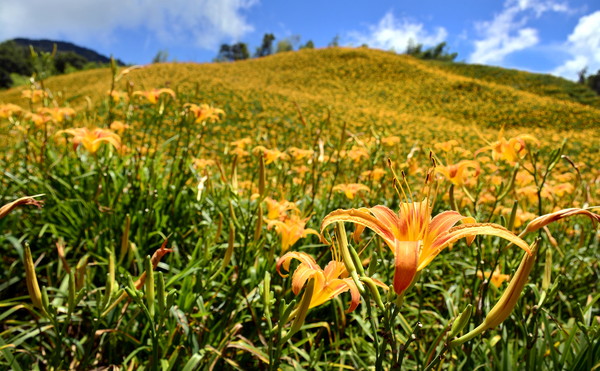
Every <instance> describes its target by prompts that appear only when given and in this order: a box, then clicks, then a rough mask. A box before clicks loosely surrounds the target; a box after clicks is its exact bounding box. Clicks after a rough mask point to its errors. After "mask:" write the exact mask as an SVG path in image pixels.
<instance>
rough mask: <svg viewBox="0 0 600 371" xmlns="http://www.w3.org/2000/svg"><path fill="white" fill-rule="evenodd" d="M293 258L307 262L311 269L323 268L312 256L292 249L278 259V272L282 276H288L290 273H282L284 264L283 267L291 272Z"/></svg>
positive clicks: (303, 262)
mask: <svg viewBox="0 0 600 371" xmlns="http://www.w3.org/2000/svg"><path fill="white" fill-rule="evenodd" d="M292 259H298V260H300V262H301V263H302V264H306V265H307V266H309V267H310V268H311V269H314V270H321V267H319V264H317V262H316V261H315V259H314V258H313V257H312V256H310V255H308V254H306V253H303V252H297V251H290V252H288V253H287V254H285V255H283V256H282V257H281V258H279V259H278V260H277V273H279V274H280V275H281V276H282V277H287V276H288V275H287V274H282V273H281V267H282V266H283V269H285V270H286V271H288V272H289V270H290V262H291V261H292Z"/></svg>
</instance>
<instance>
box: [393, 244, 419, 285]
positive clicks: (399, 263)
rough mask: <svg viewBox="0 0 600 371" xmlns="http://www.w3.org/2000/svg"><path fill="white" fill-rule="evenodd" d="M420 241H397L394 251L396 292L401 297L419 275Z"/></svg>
mask: <svg viewBox="0 0 600 371" xmlns="http://www.w3.org/2000/svg"><path fill="white" fill-rule="evenodd" d="M419 243H420V241H396V246H395V249H394V250H395V251H394V265H395V270H394V291H395V292H396V293H397V294H398V295H400V294H401V293H402V292H403V291H404V290H406V288H408V286H410V284H411V283H412V281H413V279H414V278H415V275H416V274H417V262H418V259H419Z"/></svg>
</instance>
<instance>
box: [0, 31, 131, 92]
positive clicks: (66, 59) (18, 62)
mask: <svg viewBox="0 0 600 371" xmlns="http://www.w3.org/2000/svg"><path fill="white" fill-rule="evenodd" d="M116 62H117V63H118V64H119V65H124V63H123V62H122V61H120V60H117V61H116ZM109 63H110V58H108V57H106V56H103V55H101V54H98V53H96V52H95V51H93V50H91V49H87V48H83V47H80V46H77V45H75V44H71V43H68V42H63V41H51V40H30V39H23V38H17V39H13V40H8V41H4V42H3V43H0V88H9V87H11V86H14V85H21V84H22V83H23V82H24V81H25V80H26V79H27V78H28V77H29V76H32V75H33V74H34V73H36V71H38V70H41V68H42V67H43V69H44V73H46V74H48V75H60V74H64V73H70V72H73V71H80V70H86V69H91V68H98V67H101V66H106V65H108V64H109ZM42 64H43V66H42Z"/></svg>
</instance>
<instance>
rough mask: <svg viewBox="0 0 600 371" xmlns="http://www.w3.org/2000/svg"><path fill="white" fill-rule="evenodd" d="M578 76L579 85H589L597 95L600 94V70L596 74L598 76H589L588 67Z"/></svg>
mask: <svg viewBox="0 0 600 371" xmlns="http://www.w3.org/2000/svg"><path fill="white" fill-rule="evenodd" d="M578 75H579V81H578V83H580V84H582V85H587V86H589V87H590V89H592V90H593V91H595V92H596V93H598V94H600V70H598V72H596V74H590V75H588V73H587V67H585V68H584V69H582V70H581V71H579V73H578Z"/></svg>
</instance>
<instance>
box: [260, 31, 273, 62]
mask: <svg viewBox="0 0 600 371" xmlns="http://www.w3.org/2000/svg"><path fill="white" fill-rule="evenodd" d="M273 41H275V35H273V34H272V33H266V34H265V35H264V36H263V40H262V44H261V46H260V48H257V49H256V54H255V57H257V58H260V57H266V56H267V55H271V54H273Z"/></svg>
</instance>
